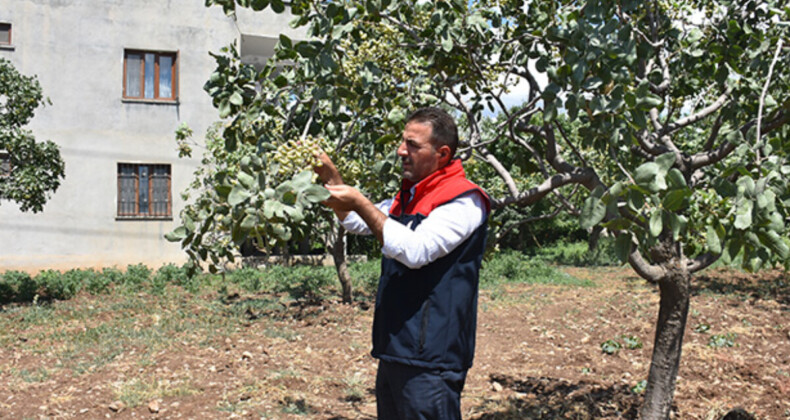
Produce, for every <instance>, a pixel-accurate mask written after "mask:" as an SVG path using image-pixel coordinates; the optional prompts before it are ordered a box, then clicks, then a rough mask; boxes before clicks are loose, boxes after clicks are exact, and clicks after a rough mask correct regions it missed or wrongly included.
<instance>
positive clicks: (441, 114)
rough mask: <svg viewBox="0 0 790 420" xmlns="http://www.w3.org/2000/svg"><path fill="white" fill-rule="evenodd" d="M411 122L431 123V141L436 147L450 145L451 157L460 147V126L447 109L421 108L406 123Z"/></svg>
mask: <svg viewBox="0 0 790 420" xmlns="http://www.w3.org/2000/svg"><path fill="white" fill-rule="evenodd" d="M410 122H417V123H422V124H425V123H428V124H430V125H431V141H432V142H433V146H434V147H435V148H437V149H438V148H439V147H441V146H449V147H450V157H451V158H452V157H453V156H455V150H456V149H457V148H458V126H456V125H455V120H453V117H451V116H450V114H448V113H447V112H446V111H444V110H443V109H440V108H433V107H427V108H420V109H418V110H416V111H414V112H412V113H411V115H409V118H407V119H406V124H408V123H410Z"/></svg>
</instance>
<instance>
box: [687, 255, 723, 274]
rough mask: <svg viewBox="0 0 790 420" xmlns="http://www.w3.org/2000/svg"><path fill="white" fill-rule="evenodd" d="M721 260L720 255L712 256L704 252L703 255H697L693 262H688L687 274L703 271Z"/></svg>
mask: <svg viewBox="0 0 790 420" xmlns="http://www.w3.org/2000/svg"><path fill="white" fill-rule="evenodd" d="M719 258H721V254H713V253H710V252H706V253H704V254H701V255H698V256H697V258H694V259H693V260H688V261H689V262H688V265H687V268H688V270H689V273H691V274H693V273H696V272H698V271H701V270H704V269H706V268H708V267H709V266H710V265H711V264H713V263H715V262H716V261H718V259H719Z"/></svg>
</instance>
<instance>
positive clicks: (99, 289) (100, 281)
mask: <svg viewBox="0 0 790 420" xmlns="http://www.w3.org/2000/svg"><path fill="white" fill-rule="evenodd" d="M106 272H107V269H104V270H102V272H101V273H97V272H96V271H93V270H88V271H86V276H85V277H84V280H83V282H84V283H83V287H84V288H85V290H87V291H88V293H90V294H92V295H98V294H101V293H106V292H107V290H109V288H110V284H112V283H113V282H114V277H112V276H109V275H106V274H105V273H106ZM119 274H120V272H119Z"/></svg>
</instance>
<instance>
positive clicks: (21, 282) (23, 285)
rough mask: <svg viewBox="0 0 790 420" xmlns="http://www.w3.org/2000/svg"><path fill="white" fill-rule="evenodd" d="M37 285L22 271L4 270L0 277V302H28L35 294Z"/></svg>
mask: <svg viewBox="0 0 790 420" xmlns="http://www.w3.org/2000/svg"><path fill="white" fill-rule="evenodd" d="M37 290H38V285H37V284H36V282H35V280H33V278H31V277H30V274H27V273H25V272H23V271H6V272H5V273H3V276H2V278H0V303H7V302H13V301H17V302H30V301H32V300H33V297H34V296H35V295H36V292H37Z"/></svg>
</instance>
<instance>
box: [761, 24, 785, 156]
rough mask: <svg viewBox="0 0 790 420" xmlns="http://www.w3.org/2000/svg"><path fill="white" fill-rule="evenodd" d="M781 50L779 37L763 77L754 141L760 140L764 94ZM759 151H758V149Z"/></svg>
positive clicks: (766, 91)
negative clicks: (763, 83) (772, 57)
mask: <svg viewBox="0 0 790 420" xmlns="http://www.w3.org/2000/svg"><path fill="white" fill-rule="evenodd" d="M780 51H782V38H779V42H778V43H777V44H776V52H774V59H773V60H772V61H771V65H770V66H768V76H767V77H766V79H765V86H763V92H762V93H761V94H760V105H759V106H758V107H757V138H756V142H757V144H759V142H760V128H761V127H760V125H761V123H762V120H763V106H764V105H765V95H766V94H767V93H768V86H769V85H770V84H771V77H772V76H773V73H774V66H775V65H776V60H778V59H779V52H780ZM758 153H759V151H758Z"/></svg>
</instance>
